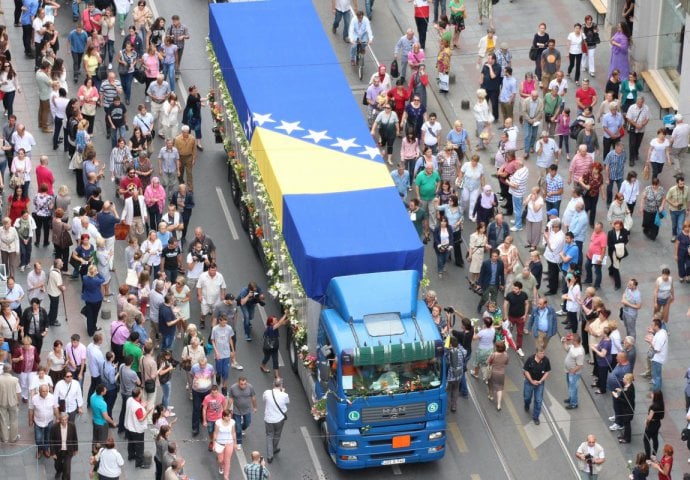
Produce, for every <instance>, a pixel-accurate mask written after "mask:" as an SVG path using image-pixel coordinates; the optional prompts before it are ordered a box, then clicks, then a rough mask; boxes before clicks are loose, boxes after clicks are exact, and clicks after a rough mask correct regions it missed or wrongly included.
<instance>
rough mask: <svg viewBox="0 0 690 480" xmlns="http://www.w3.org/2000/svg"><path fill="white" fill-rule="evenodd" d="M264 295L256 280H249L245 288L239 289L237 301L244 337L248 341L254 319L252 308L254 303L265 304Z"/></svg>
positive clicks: (250, 338)
mask: <svg viewBox="0 0 690 480" xmlns="http://www.w3.org/2000/svg"><path fill="white" fill-rule="evenodd" d="M265 301H266V296H265V295H264V293H263V292H262V291H261V289H260V288H259V287H258V286H257V285H256V282H249V285H247V286H246V287H245V288H243V289H242V290H240V293H239V294H238V295H237V303H238V304H239V306H240V310H242V317H243V318H244V339H245V340H246V341H248V342H251V341H252V320H253V319H254V309H255V308H256V305H257V304H259V305H265V304H266V303H265Z"/></svg>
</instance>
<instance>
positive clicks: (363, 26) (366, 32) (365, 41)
mask: <svg viewBox="0 0 690 480" xmlns="http://www.w3.org/2000/svg"><path fill="white" fill-rule="evenodd" d="M356 16H357V19H356V20H354V21H352V22H350V32H349V35H348V37H349V38H350V43H351V44H352V49H351V50H350V64H351V65H352V66H354V65H355V56H356V55H357V44H358V43H361V44H362V45H363V46H364V47H366V46H367V45H369V44H370V43H371V42H372V40H374V34H373V33H372V31H371V24H370V23H369V19H368V18H367V17H365V16H364V12H363V11H362V10H358V11H357V15H356Z"/></svg>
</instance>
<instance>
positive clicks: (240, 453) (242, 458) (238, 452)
mask: <svg viewBox="0 0 690 480" xmlns="http://www.w3.org/2000/svg"><path fill="white" fill-rule="evenodd" d="M235 454H236V455H237V461H238V462H239V464H240V472H242V478H244V480H247V474H246V473H244V466H245V465H246V464H247V459H246V458H245V456H244V450H235Z"/></svg>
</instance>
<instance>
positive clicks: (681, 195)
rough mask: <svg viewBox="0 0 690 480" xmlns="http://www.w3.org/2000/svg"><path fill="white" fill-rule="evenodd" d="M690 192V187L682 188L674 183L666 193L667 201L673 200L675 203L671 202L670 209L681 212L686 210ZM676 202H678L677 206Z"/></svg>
mask: <svg viewBox="0 0 690 480" xmlns="http://www.w3.org/2000/svg"><path fill="white" fill-rule="evenodd" d="M689 194H690V188H688V187H685V188H683V189H682V190H681V189H680V188H678V185H674V186H673V187H671V188H669V189H668V192H667V193H666V201H667V202H669V201H671V202H673V203H674V204H673V205H671V204H670V203H669V205H668V209H669V210H673V211H674V212H679V211H681V210H685V209H686V208H687V206H688V195H689ZM676 204H678V205H677V206H676Z"/></svg>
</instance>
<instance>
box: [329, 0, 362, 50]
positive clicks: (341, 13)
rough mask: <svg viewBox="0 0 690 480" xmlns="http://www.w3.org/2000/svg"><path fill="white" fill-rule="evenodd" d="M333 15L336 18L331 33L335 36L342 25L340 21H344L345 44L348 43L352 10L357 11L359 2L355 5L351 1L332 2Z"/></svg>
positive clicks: (339, 0)
mask: <svg viewBox="0 0 690 480" xmlns="http://www.w3.org/2000/svg"><path fill="white" fill-rule="evenodd" d="M332 7H333V14H334V15H335V18H334V19H333V26H332V27H331V31H332V32H333V35H335V34H336V33H337V32H338V26H339V25H340V19H341V18H342V19H343V42H347V34H348V33H349V31H350V20H351V19H352V17H351V16H350V9H351V8H352V9H354V10H355V11H357V1H356V0H355V3H354V4H353V3H352V1H351V0H332Z"/></svg>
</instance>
